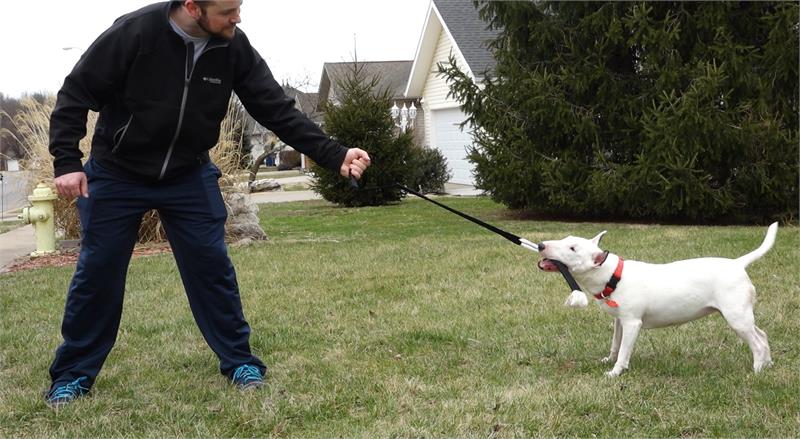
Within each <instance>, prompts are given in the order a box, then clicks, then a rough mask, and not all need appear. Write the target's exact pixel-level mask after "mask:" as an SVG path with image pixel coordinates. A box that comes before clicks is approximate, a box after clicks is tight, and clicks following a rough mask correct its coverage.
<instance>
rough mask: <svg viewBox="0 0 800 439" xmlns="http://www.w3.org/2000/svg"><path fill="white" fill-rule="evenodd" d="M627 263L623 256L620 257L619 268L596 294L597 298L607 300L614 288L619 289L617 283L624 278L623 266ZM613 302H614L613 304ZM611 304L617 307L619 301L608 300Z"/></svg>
mask: <svg viewBox="0 0 800 439" xmlns="http://www.w3.org/2000/svg"><path fill="white" fill-rule="evenodd" d="M624 265H625V261H624V260H623V259H622V258H619V262H617V268H616V269H615V270H614V274H612V275H611V279H610V280H609V281H608V283H607V284H606V287H605V288H603V291H601V292H599V293H597V294H595V295H594V298H595V299H597V300H606V299H607V298H608V297H609V296H611V293H613V292H614V290H616V289H617V283H618V282H619V281H620V279H622V267H623V266H624ZM612 303H613V304H612ZM608 304H609V306H611V307H614V308H616V306H617V303H616V302H614V301H613V300H609V301H608Z"/></svg>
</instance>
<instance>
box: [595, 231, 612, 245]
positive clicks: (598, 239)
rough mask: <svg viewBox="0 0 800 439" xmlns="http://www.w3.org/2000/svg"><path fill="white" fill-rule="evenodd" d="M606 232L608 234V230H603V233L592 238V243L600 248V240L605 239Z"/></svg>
mask: <svg viewBox="0 0 800 439" xmlns="http://www.w3.org/2000/svg"><path fill="white" fill-rule="evenodd" d="M606 232H608V231H607V230H603V231H602V232H600V233H598V234H597V236H595V237H594V238H592V243H594V245H596V246H598V247H600V240H601V239H603V235H605V234H606Z"/></svg>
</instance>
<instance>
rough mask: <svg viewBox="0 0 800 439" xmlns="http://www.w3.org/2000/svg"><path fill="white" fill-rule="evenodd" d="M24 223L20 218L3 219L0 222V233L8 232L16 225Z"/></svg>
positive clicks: (19, 225) (16, 226)
mask: <svg viewBox="0 0 800 439" xmlns="http://www.w3.org/2000/svg"><path fill="white" fill-rule="evenodd" d="M23 225H24V224H23V223H22V221H21V220H5V221H2V222H0V233H6V232H10V231H12V230H14V229H16V228H18V227H22V226H23Z"/></svg>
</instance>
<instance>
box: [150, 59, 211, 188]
mask: <svg viewBox="0 0 800 439" xmlns="http://www.w3.org/2000/svg"><path fill="white" fill-rule="evenodd" d="M226 46H227V44H225V45H219V46H213V47H206V48H205V49H204V50H203V53H201V54H200V56H198V57H197V59H198V60H199V59H200V57H202V56H203V55H204V54H205V53H206V52H208V51H209V50H211V49H216V48H218V47H226ZM194 66H195V62H194V44H193V43H188V44H186V67H185V70H184V79H183V97H182V98H181V110H180V113H178V127H177V128H176V129H175V135H174V136H172V141H171V142H170V144H169V148H168V149H167V155H166V157H164V164H163V165H162V166H161V174H159V176H158V179H159V180H162V179H163V178H164V175H165V174H166V173H167V166H168V165H169V159H170V158H171V157H172V151H173V150H174V149H175V142H177V141H178V136H180V134H181V127H183V116H184V113H185V112H186V98H187V97H188V95H189V84H190V83H191V82H192V74H193V73H194Z"/></svg>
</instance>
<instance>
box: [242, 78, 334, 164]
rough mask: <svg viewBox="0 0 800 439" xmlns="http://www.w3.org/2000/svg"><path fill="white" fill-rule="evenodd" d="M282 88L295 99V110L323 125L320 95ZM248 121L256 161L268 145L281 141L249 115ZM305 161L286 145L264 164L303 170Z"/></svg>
mask: <svg viewBox="0 0 800 439" xmlns="http://www.w3.org/2000/svg"><path fill="white" fill-rule="evenodd" d="M281 88H282V89H283V92H284V93H286V96H288V97H290V98H292V99H294V106H295V108H297V109H298V110H300V112H301V113H303V114H305V115H306V116H308V118H309V119H311V120H312V121H313V122H314V123H316V124H317V125H322V119H323V114H322V112H320V111H319V110H318V107H319V98H318V96H319V95H318V94H317V93H306V92H303V91H300V90H298V89H297V88H295V87H292V86H291V85H289V84H283V85H281ZM247 119H248V120H247V122H246V123H245V126H246V127H252V128H249V129H246V130H247V131H249V134H248V136H249V137H250V142H251V143H252V150H251V151H250V154H251V156H252V157H253V160H256V159H257V158H258V157H259V156H261V154H262V153H263V152H264V148H265V147H267V145H271V144H273V143H275V142H278V141H279V139H278V138H277V137H276V136H275V134H274V133H272V131H270V130H268V129H267V128H265V127H263V126H261V124H259V123H258V122H256V121H255V119H253V118H252V117H251V116H250V115H249V114H248V116H247ZM304 159H305V156H303V155H302V154H300V153H299V152H296V151H295V150H294V148H292V147H291V146H288V145H286V146H284V147H282V148H280V151H278V152H276V153H275V154H271V155H270V156H269V157H267V158H266V160H265V161H264V163H266V164H267V165H268V166H278V167H281V166H287V167H294V166H300V167H301V168H305V167H306V164H305V160H304Z"/></svg>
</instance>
